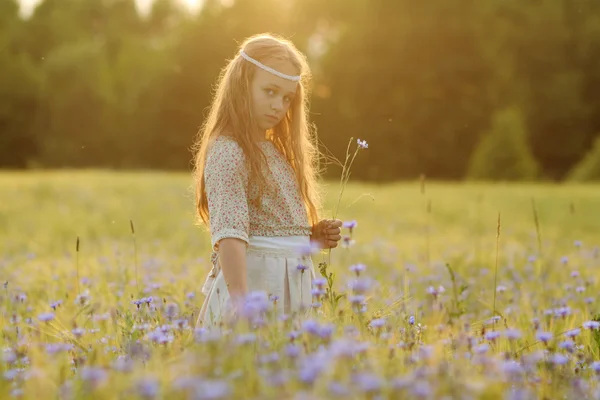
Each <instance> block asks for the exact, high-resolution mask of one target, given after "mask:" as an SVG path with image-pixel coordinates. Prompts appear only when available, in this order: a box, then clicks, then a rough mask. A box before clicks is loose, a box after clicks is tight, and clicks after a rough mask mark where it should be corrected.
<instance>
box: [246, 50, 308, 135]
mask: <svg viewBox="0 0 600 400" xmlns="http://www.w3.org/2000/svg"><path fill="white" fill-rule="evenodd" d="M265 65H267V66H269V67H271V68H273V69H275V70H277V71H279V72H281V73H284V74H286V75H297V74H298V71H297V70H296V68H294V66H293V65H292V64H291V63H290V62H288V61H275V62H273V61H272V62H269V63H265ZM297 86H298V83H297V82H293V81H290V80H287V79H284V78H280V77H278V76H277V75H273V74H272V73H270V72H268V71H265V70H263V69H261V68H258V67H256V73H255V74H254V79H253V81H252V84H251V92H252V112H253V113H254V118H255V120H256V122H257V123H258V127H259V129H260V131H261V132H265V131H266V130H268V129H271V128H273V127H274V126H275V125H277V124H278V123H279V122H280V121H281V120H282V119H283V117H285V114H286V113H287V111H288V109H289V108H290V104H292V100H293V99H294V96H295V95H296V88H297Z"/></svg>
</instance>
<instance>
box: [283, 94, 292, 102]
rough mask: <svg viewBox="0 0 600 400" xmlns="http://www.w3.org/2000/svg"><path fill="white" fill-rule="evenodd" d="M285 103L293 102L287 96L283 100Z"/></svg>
mask: <svg viewBox="0 0 600 400" xmlns="http://www.w3.org/2000/svg"><path fill="white" fill-rule="evenodd" d="M283 101H285V102H286V103H289V102H290V101H292V99H290V98H289V97H288V96H285V97H284V98H283Z"/></svg>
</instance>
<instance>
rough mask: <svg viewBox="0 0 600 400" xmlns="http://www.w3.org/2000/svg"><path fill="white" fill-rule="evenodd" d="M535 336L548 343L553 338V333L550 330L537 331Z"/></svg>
mask: <svg viewBox="0 0 600 400" xmlns="http://www.w3.org/2000/svg"><path fill="white" fill-rule="evenodd" d="M535 337H536V339H537V340H539V341H540V342H544V343H548V342H549V341H550V340H552V333H550V332H538V333H536V335H535Z"/></svg>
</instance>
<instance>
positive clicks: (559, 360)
mask: <svg viewBox="0 0 600 400" xmlns="http://www.w3.org/2000/svg"><path fill="white" fill-rule="evenodd" d="M550 362H551V363H552V364H555V365H565V364H566V363H568V362H569V357H567V356H565V355H564V354H560V353H555V354H553V355H552V356H551V357H550Z"/></svg>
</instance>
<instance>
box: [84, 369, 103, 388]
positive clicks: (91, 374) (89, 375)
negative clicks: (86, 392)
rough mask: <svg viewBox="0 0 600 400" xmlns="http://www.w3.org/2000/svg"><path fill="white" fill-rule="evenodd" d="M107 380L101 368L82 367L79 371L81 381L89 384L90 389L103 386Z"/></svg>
mask: <svg viewBox="0 0 600 400" xmlns="http://www.w3.org/2000/svg"><path fill="white" fill-rule="evenodd" d="M107 378H108V373H107V372H106V371H105V370H103V369H102V368H96V367H83V370H82V371H81V379H82V380H84V381H85V382H87V383H88V384H90V385H91V386H92V387H98V386H100V385H101V384H103V383H104V382H105V381H106V379H107Z"/></svg>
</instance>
